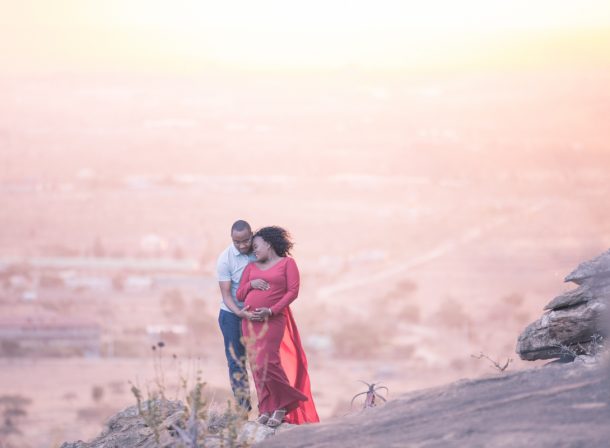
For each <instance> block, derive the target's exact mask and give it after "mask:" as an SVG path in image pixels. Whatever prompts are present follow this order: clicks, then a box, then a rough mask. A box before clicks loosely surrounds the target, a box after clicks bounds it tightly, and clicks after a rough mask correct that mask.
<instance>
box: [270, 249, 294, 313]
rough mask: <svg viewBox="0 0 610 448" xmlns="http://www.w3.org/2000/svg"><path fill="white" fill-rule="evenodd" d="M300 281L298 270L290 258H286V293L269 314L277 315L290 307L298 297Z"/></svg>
mask: <svg viewBox="0 0 610 448" xmlns="http://www.w3.org/2000/svg"><path fill="white" fill-rule="evenodd" d="M300 283H301V279H300V276H299V268H297V264H296V262H295V261H294V259H292V258H288V261H287V262H286V293H284V295H283V296H282V298H281V299H280V300H278V301H277V303H276V304H274V305H273V306H272V307H271V312H272V313H273V314H277V313H279V312H281V311H282V310H283V309H284V308H286V307H287V306H288V305H290V304H291V303H292V302H293V301H294V299H296V298H297V296H298V295H299V286H300Z"/></svg>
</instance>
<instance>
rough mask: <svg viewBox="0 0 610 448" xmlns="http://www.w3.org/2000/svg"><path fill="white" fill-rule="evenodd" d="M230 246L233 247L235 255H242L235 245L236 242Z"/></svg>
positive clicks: (232, 250) (232, 251)
mask: <svg viewBox="0 0 610 448" xmlns="http://www.w3.org/2000/svg"><path fill="white" fill-rule="evenodd" d="M230 247H231V253H232V254H233V255H235V256H236V257H237V256H238V255H241V252H239V250H238V249H237V247H235V244H231V246H230Z"/></svg>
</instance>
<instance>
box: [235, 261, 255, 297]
mask: <svg viewBox="0 0 610 448" xmlns="http://www.w3.org/2000/svg"><path fill="white" fill-rule="evenodd" d="M251 267H252V263H250V264H248V266H246V267H245V269H244V272H243V273H242V274H241V279H240V280H239V287H238V288H237V292H236V293H235V296H236V297H237V300H239V301H240V302H243V301H244V300H246V296H247V295H248V293H249V292H250V290H251V289H252V286H250V270H251V269H250V268H251Z"/></svg>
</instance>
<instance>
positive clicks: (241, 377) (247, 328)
mask: <svg viewBox="0 0 610 448" xmlns="http://www.w3.org/2000/svg"><path fill="white" fill-rule="evenodd" d="M231 239H232V240H233V243H232V244H231V245H230V246H229V247H227V248H226V249H225V250H224V251H223V252H222V253H221V254H220V256H219V257H218V261H217V273H218V284H219V286H220V291H221V295H222V303H221V305H220V307H221V309H220V315H219V317H218V322H219V325H220V329H221V331H222V334H223V338H224V345H225V354H226V356H227V362H228V365H229V377H230V381H231V388H232V389H233V394H234V395H235V398H236V400H237V403H238V404H239V405H240V406H241V407H242V408H243V410H244V411H245V412H246V414H247V412H248V411H249V410H250V408H251V407H250V391H249V385H248V375H247V371H246V366H245V360H246V357H247V359H248V361H249V364H250V367H251V370H252V377H253V378H254V383H255V386H256V393H257V396H258V410H259V416H258V419H257V421H258V422H259V423H261V424H265V425H267V426H270V427H272V428H275V427H277V426H279V425H280V424H281V423H282V422H283V421H286V422H288V423H293V424H302V423H314V422H318V421H319V418H318V414H317V412H316V408H315V405H314V403H313V398H312V396H311V388H310V384H309V375H308V374H307V359H306V357H305V352H304V351H303V347H302V345H301V340H300V337H299V332H298V330H297V326H296V324H295V321H294V318H293V316H292V312H291V310H290V306H289V305H290V304H291V303H292V302H293V301H294V300H295V299H296V298H297V296H298V293H299V270H298V268H297V265H296V262H295V261H294V259H293V258H291V257H290V256H289V255H290V249H291V248H292V242H291V240H290V236H289V234H288V232H287V231H286V230H284V229H283V228H281V227H276V226H271V227H263V228H261V229H259V230H257V231H256V232H255V233H254V234H253V233H252V230H251V227H250V225H249V224H248V223H247V222H246V221H242V220H239V221H236V222H235V223H234V224H233V226H232V227H231Z"/></svg>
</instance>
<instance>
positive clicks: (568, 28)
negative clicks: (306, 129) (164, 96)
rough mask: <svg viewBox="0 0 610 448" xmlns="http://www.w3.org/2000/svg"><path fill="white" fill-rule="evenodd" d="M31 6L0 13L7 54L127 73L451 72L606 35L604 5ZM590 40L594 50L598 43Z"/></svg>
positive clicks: (143, 1)
mask: <svg viewBox="0 0 610 448" xmlns="http://www.w3.org/2000/svg"><path fill="white" fill-rule="evenodd" d="M34 4H36V6H35V7H34V6H32V2H29V3H26V5H28V6H23V5H22V4H20V3H17V6H12V5H11V6H6V7H5V8H3V9H5V10H8V12H9V13H8V14H7V15H5V16H4V17H5V18H4V24H3V25H4V27H3V30H2V31H0V37H4V39H3V41H11V42H16V46H15V51H14V53H19V49H21V50H22V53H23V52H30V54H33V55H37V56H39V57H40V58H41V61H43V62H44V61H45V60H47V61H48V60H50V59H52V58H59V59H62V60H67V61H71V60H74V59H76V60H79V61H81V63H84V64H90V65H92V66H95V65H96V63H97V64H104V63H107V62H108V61H114V62H115V63H117V64H128V65H131V66H133V67H134V68H137V66H138V64H139V65H141V66H142V67H147V66H155V67H157V66H161V67H165V68H172V67H173V68H178V69H186V70H188V69H189V68H194V69H197V68H202V67H205V66H206V65H209V64H212V65H214V64H216V65H229V66H237V67H243V68H248V67H249V68H269V69H273V68H280V69H281V68H333V67H341V66H345V65H347V64H354V65H359V66H364V67H390V68H391V67H417V66H419V65H422V66H430V65H443V64H445V65H446V64H450V65H451V64H454V63H459V61H463V60H468V61H473V60H476V59H477V58H479V59H483V58H489V56H490V54H491V53H493V52H494V48H496V49H497V48H498V46H500V47H501V48H502V49H503V50H504V51H508V52H509V53H510V52H519V51H522V50H523V45H522V44H523V41H524V40H527V39H531V38H532V36H534V37H536V38H539V37H540V36H546V35H549V34H554V35H555V36H561V35H562V34H563V35H566V34H569V33H574V32H575V31H576V30H580V31H582V30H602V29H604V28H605V29H610V2H607V1H603V0H581V1H579V2H575V1H572V0H536V1H525V0H512V1H510V2H508V1H500V0H496V1H493V0H466V1H455V0H430V1H426V2H422V1H408V0H402V1H392V0H378V1H329V0H309V1H307V2H302V1H299V2H297V1H277V0H275V1H269V0H267V1H252V0H248V1H226V2H218V1H214V2H208V1H198V0H176V1H161V0H106V1H101V0H99V1H93V0H90V1H82V2H80V1H74V0H58V1H54V2H42V1H39V2H34ZM11 13H12V14H11ZM11 15H13V16H14V17H12V18H11ZM0 20H2V19H0ZM20 21H21V22H23V23H19V22H20ZM27 25H31V27H28V26H27ZM591 40H592V41H593V42H597V44H596V45H597V46H599V45H600V44H599V37H596V38H595V39H591ZM520 42H521V45H520ZM604 43H607V42H604ZM583 45H585V46H586V45H587V44H586V43H583ZM19 46H21V48H19ZM602 50H604V49H602ZM0 51H1V50H0ZM5 53H6V52H5ZM37 53H39V54H37ZM9 54H10V51H9ZM0 55H1V56H4V57H6V54H1V53H0ZM21 59H23V56H21ZM9 61H10V59H9Z"/></svg>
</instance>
